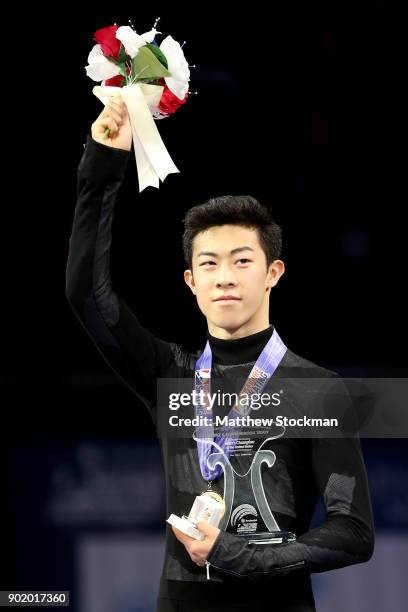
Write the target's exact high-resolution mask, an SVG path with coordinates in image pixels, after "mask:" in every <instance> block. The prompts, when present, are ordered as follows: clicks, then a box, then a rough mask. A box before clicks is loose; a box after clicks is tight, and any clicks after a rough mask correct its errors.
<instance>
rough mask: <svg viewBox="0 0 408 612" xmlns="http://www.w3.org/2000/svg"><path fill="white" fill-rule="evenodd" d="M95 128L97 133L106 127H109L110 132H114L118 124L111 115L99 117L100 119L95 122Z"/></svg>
mask: <svg viewBox="0 0 408 612" xmlns="http://www.w3.org/2000/svg"><path fill="white" fill-rule="evenodd" d="M95 128H96V131H97V132H98V133H101V132H104V131H105V130H106V128H109V130H110V133H111V134H116V132H117V131H118V129H119V126H118V124H117V123H116V121H115V120H114V119H112V117H101V118H100V120H99V121H97V122H96V124H95Z"/></svg>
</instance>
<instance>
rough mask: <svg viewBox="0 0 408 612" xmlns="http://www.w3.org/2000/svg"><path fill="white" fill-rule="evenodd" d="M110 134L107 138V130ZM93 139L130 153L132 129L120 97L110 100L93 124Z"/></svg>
mask: <svg viewBox="0 0 408 612" xmlns="http://www.w3.org/2000/svg"><path fill="white" fill-rule="evenodd" d="M107 128H108V129H109V134H108V136H107V137H106V129H107ZM91 130H92V138H93V139H94V140H96V141H97V142H100V143H101V144H104V145H107V146H108V147H114V148H115V149H124V150H125V151H130V149H131V147H132V128H131V126H130V120H129V115H128V111H127V108H126V105H125V103H124V102H123V100H122V98H121V96H120V95H118V96H115V97H113V98H110V100H109V102H108V104H107V105H106V106H105V108H104V109H103V111H102V112H101V114H100V115H99V117H98V118H97V119H96V121H95V122H94V123H93V124H92V127H91Z"/></svg>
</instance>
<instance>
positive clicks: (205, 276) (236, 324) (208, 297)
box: [184, 225, 284, 335]
mask: <svg viewBox="0 0 408 612" xmlns="http://www.w3.org/2000/svg"><path fill="white" fill-rule="evenodd" d="M192 268H193V269H192V270H186V271H185V273H184V279H185V281H186V283H187V284H188V285H189V287H190V289H191V290H192V292H193V293H194V295H195V296H196V297H197V302H198V305H199V307H200V310H201V312H202V313H203V314H204V315H205V316H206V318H207V321H208V326H209V330H210V333H215V332H217V331H219V330H225V331H227V332H228V333H230V334H231V333H234V332H235V331H236V330H238V329H240V328H245V327H247V328H248V333H253V329H256V328H260V329H263V328H264V327H265V326H267V325H268V323H269V292H270V288H271V287H273V286H274V285H275V284H276V283H277V282H278V280H279V277H280V276H281V274H283V271H284V265H283V262H281V261H279V260H276V261H275V262H273V263H272V264H271V265H270V266H269V269H268V268H267V265H266V255H265V253H264V251H263V250H262V247H261V245H260V242H259V238H258V232H257V230H255V229H250V228H247V227H242V226H239V225H222V226H215V227H211V228H210V229H208V230H205V231H203V232H200V233H199V234H197V236H196V237H195V239H194V243H193V257H192ZM252 328H253V329H252ZM217 335H218V334H217Z"/></svg>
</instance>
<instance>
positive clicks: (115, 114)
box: [101, 106, 124, 125]
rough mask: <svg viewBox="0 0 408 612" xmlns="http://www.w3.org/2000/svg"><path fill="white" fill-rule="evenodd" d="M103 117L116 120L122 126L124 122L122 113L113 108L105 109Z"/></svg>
mask: <svg viewBox="0 0 408 612" xmlns="http://www.w3.org/2000/svg"><path fill="white" fill-rule="evenodd" d="M102 117H112V119H114V120H115V121H116V123H117V124H118V125H121V124H122V123H123V120H124V116H123V114H122V111H120V110H117V109H116V108H113V107H112V106H107V107H105V110H104V111H103V112H102V114H101V118H102Z"/></svg>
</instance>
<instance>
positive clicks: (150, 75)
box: [132, 45, 171, 81]
mask: <svg viewBox="0 0 408 612" xmlns="http://www.w3.org/2000/svg"><path fill="white" fill-rule="evenodd" d="M167 76H171V75H170V72H169V71H168V70H167V68H165V67H164V66H163V64H161V63H160V62H159V60H158V59H157V58H156V56H155V55H154V53H152V51H150V49H149V48H148V47H147V46H146V45H144V46H143V47H140V49H139V53H138V54H137V55H136V57H134V58H133V60H132V77H133V78H135V77H136V81H138V80H140V79H160V78H161V77H167ZM139 77H140V78H139Z"/></svg>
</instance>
